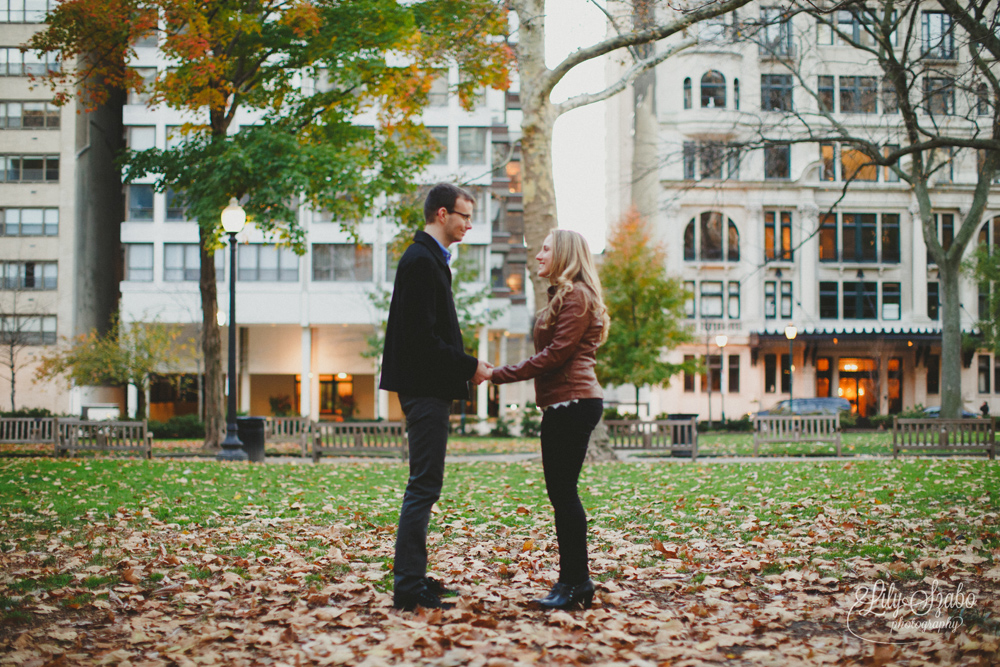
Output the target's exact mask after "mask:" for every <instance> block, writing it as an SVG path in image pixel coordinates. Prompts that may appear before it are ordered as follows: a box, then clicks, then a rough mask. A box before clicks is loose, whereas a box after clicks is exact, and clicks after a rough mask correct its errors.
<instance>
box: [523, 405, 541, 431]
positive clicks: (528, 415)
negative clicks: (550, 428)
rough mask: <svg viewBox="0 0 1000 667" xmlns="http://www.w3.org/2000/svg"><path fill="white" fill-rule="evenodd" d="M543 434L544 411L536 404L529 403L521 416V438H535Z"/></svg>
mask: <svg viewBox="0 0 1000 667" xmlns="http://www.w3.org/2000/svg"><path fill="white" fill-rule="evenodd" d="M541 434H542V411H541V410H539V409H538V406H537V405H535V404H534V403H528V405H527V406H526V407H525V408H524V414H523V415H521V437H522V438H535V437H538V436H539V435H541Z"/></svg>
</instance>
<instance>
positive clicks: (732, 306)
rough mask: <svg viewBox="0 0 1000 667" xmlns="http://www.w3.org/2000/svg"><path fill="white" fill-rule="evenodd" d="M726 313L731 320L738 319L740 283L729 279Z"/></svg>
mask: <svg viewBox="0 0 1000 667" xmlns="http://www.w3.org/2000/svg"><path fill="white" fill-rule="evenodd" d="M726 314H727V315H728V316H729V319H731V320H738V319H740V284H739V282H737V281H735V280H730V281H729V299H728V301H727V302H726Z"/></svg>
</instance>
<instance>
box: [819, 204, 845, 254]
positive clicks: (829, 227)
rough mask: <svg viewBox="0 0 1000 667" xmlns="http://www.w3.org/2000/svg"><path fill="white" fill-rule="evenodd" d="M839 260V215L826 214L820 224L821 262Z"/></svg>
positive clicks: (821, 218)
mask: <svg viewBox="0 0 1000 667" xmlns="http://www.w3.org/2000/svg"><path fill="white" fill-rule="evenodd" d="M838 259H840V255H839V254H838V252H837V214H836V213H824V214H823V215H822V216H820V223H819V261H821V262H836V261H837V260H838Z"/></svg>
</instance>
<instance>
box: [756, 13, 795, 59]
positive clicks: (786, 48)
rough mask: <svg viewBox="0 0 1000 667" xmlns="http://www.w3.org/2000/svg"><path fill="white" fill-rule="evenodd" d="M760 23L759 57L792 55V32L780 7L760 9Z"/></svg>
mask: <svg viewBox="0 0 1000 667" xmlns="http://www.w3.org/2000/svg"><path fill="white" fill-rule="evenodd" d="M760 23H761V33H760V44H759V51H760V55H762V56H790V55H792V53H793V51H792V30H791V25H790V24H789V22H788V19H787V17H786V16H785V11H784V9H783V8H781V7H761V8H760Z"/></svg>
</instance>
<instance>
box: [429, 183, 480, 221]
mask: <svg viewBox="0 0 1000 667" xmlns="http://www.w3.org/2000/svg"><path fill="white" fill-rule="evenodd" d="M459 199H465V200H468V201H470V202H472V203H473V204H475V203H476V198H475V197H473V196H472V194H471V193H470V192H469V191H468V190H463V189H462V188H460V187H458V186H457V185H455V184H453V183H438V184H437V185H435V186H434V187H433V188H431V191H430V192H428V193H427V199H425V200H424V222H433V221H434V216H436V215H437V212H438V209H439V208H441V207H442V206H443V207H444V208H446V209H448V210H449V211H452V210H454V209H455V202H456V201H458V200H459Z"/></svg>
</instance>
